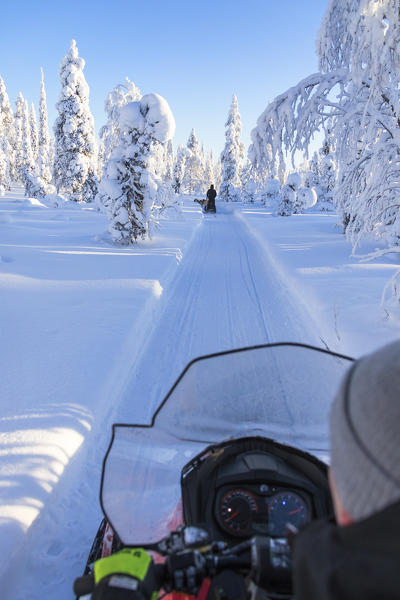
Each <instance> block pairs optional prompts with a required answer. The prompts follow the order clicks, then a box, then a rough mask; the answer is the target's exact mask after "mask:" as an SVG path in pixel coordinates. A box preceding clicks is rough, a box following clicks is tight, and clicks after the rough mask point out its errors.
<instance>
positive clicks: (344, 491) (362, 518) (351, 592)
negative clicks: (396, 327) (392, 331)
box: [294, 342, 400, 600]
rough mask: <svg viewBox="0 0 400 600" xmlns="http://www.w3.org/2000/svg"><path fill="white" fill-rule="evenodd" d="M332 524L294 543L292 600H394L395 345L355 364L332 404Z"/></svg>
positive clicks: (399, 510) (399, 456)
mask: <svg viewBox="0 0 400 600" xmlns="http://www.w3.org/2000/svg"><path fill="white" fill-rule="evenodd" d="M330 430H331V432H330V437H331V469H330V486H331V492H332V498H333V502H334V507H335V515H336V521H337V524H334V523H330V522H328V521H314V522H313V523H311V524H310V525H309V526H308V527H306V528H305V529H304V530H303V531H302V532H301V533H300V534H299V535H298V536H297V538H296V541H295V572H294V588H295V597H296V600H339V599H340V600H350V599H351V600H354V599H356V598H360V600H361V599H362V600H372V599H374V600H377V599H378V598H382V599H385V600H388V599H392V598H393V599H394V598H397V599H398V598H400V583H399V580H400V579H399V567H400V562H399V559H400V342H394V343H392V344H390V345H388V346H385V347H384V348H382V349H380V350H378V351H376V352H374V353H372V354H370V355H368V356H365V357H363V358H361V359H360V360H357V361H356V362H355V363H354V364H353V366H352V367H351V368H350V369H349V371H348V373H347V374H346V376H345V379H344V381H343V383H342V385H341V388H340V389H339V391H338V393H337V395H336V398H335V400H334V402H333V405H332V409H331V418H330Z"/></svg>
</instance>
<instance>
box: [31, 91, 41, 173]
mask: <svg viewBox="0 0 400 600" xmlns="http://www.w3.org/2000/svg"><path fill="white" fill-rule="evenodd" d="M29 128H30V132H31V148H32V155H33V160H34V162H35V165H37V161H38V153H39V134H38V127H37V122H36V111H35V105H34V104H33V102H32V104H31V110H30V113H29Z"/></svg>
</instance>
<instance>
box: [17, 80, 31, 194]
mask: <svg viewBox="0 0 400 600" xmlns="http://www.w3.org/2000/svg"><path fill="white" fill-rule="evenodd" d="M15 139H16V156H15V165H16V171H17V173H16V176H17V178H16V181H17V182H18V183H24V182H25V173H29V174H31V175H32V174H33V173H34V171H35V161H34V157H33V152H32V146H31V128H30V123H29V112H28V103H27V101H26V100H25V99H24V97H23V95H22V94H21V92H19V94H18V97H17V100H16V102H15Z"/></svg>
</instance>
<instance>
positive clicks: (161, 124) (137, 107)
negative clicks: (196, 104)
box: [100, 94, 175, 245]
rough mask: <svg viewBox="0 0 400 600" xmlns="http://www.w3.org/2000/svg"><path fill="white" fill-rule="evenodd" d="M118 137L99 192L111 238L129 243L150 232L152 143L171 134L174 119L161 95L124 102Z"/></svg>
mask: <svg viewBox="0 0 400 600" xmlns="http://www.w3.org/2000/svg"><path fill="white" fill-rule="evenodd" d="M119 128H120V134H119V140H118V145H117V146H116V147H115V148H114V150H113V151H112V153H111V156H110V158H109V160H108V162H107V164H106V165H105V168H104V174H103V178H102V180H101V183H100V194H101V195H102V196H108V200H107V202H106V205H107V210H108V215H109V229H110V232H111V235H112V238H113V241H114V242H116V243H119V244H124V245H127V244H132V243H134V242H135V241H136V240H137V239H138V238H142V239H144V238H145V237H146V236H147V235H148V233H149V227H150V224H151V221H152V209H153V206H154V202H155V201H156V199H157V182H156V181H155V179H154V177H153V175H152V173H151V171H150V169H149V160H150V156H151V151H152V146H154V145H155V144H164V143H166V142H167V141H168V140H170V139H171V138H172V137H173V134H174V131H175V121H174V117H173V115H172V113H171V110H170V108H169V106H168V103H167V102H166V100H165V99H164V98H162V97H161V96H159V95H158V94H147V95H146V96H143V97H142V98H141V100H140V101H137V102H130V103H128V104H126V105H125V106H123V107H122V108H121V110H120V116H119Z"/></svg>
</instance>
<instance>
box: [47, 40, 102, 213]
mask: <svg viewBox="0 0 400 600" xmlns="http://www.w3.org/2000/svg"><path fill="white" fill-rule="evenodd" d="M84 66H85V61H84V60H83V58H80V57H79V55H78V48H77V47H76V42H75V40H72V41H71V47H70V50H69V52H68V54H66V55H65V56H64V58H63V60H62V62H61V65H60V83H61V92H60V96H59V100H58V102H57V105H56V107H57V110H58V114H59V116H58V118H57V120H56V122H55V125H54V134H55V158H54V166H53V176H54V183H55V185H56V188H57V193H59V192H62V193H64V194H65V195H66V196H67V197H68V198H69V199H70V200H75V201H76V202H90V201H92V200H93V199H94V196H95V195H96V192H97V179H96V175H95V172H96V167H97V165H96V142H95V135H94V121H93V116H92V114H91V112H90V108H89V86H88V84H87V83H86V80H85V76H84V74H83V68H84Z"/></svg>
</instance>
